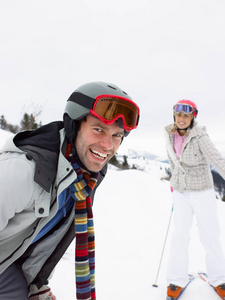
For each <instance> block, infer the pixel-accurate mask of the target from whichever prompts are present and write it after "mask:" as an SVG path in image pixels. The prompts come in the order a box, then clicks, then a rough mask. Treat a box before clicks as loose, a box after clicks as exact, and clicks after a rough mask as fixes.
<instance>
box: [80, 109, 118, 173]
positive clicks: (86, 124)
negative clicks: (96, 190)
mask: <svg viewBox="0 0 225 300" xmlns="http://www.w3.org/2000/svg"><path fill="white" fill-rule="evenodd" d="M123 135H124V130H123V129H122V128H120V127H119V126H118V124H117V122H115V123H113V124H111V125H105V124H104V123H103V122H101V121H100V120H99V119H97V118H95V117H93V116H91V115H88V116H87V118H86V121H83V122H82V123H81V126H80V129H79V130H78V133H77V138H76V141H75V147H76V151H77V154H78V156H79V158H80V160H81V162H82V163H83V165H84V166H85V167H86V168H87V169H88V170H89V171H92V172H99V171H100V170H101V169H102V168H103V166H104V165H105V164H106V163H107V162H108V161H109V160H110V159H111V158H112V156H113V155H114V154H115V153H116V151H117V150H118V148H119V146H120V143H121V141H122V137H123Z"/></svg>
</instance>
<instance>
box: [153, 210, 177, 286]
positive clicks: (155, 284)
mask: <svg viewBox="0 0 225 300" xmlns="http://www.w3.org/2000/svg"><path fill="white" fill-rule="evenodd" d="M172 214H173V206H172V209H171V213H170V219H169V224H168V226H167V231H166V237H165V240H164V245H163V249H162V254H161V258H160V262H159V267H158V272H157V275H156V279H155V283H154V284H153V285H152V286H154V287H158V285H157V280H158V276H159V270H160V267H161V263H162V258H163V254H164V250H165V247H166V241H167V237H168V233H169V229H170V223H171V219H172Z"/></svg>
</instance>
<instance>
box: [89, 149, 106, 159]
mask: <svg viewBox="0 0 225 300" xmlns="http://www.w3.org/2000/svg"><path fill="white" fill-rule="evenodd" d="M91 152H92V154H93V155H94V156H95V157H98V158H101V159H105V158H106V157H107V154H103V153H101V152H98V151H96V150H91Z"/></svg>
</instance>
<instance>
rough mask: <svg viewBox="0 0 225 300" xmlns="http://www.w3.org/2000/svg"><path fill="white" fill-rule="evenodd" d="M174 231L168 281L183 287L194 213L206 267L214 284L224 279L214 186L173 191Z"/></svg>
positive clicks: (223, 258)
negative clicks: (206, 188)
mask: <svg viewBox="0 0 225 300" xmlns="http://www.w3.org/2000/svg"><path fill="white" fill-rule="evenodd" d="M172 194H173V205H174V211H173V221H174V232H173V235H172V241H171V250H170V251H171V252H170V257H169V262H168V269H167V284H168V285H169V284H170V283H173V284H176V285H179V286H181V287H184V286H185V285H186V284H187V281H188V246H189V241H190V230H191V227H192V221H193V216H194V215H195V216H196V220H197V225H198V229H199V236H200V240H201V242H202V244H203V246H204V248H205V251H206V268H207V274H208V278H209V282H210V283H211V284H212V285H213V286H217V285H219V284H221V283H225V257H224V254H223V250H222V246H221V244H220V240H219V234H220V229H219V221H218V217H217V203H216V201H217V200H216V197H215V191H214V190H207V191H200V192H185V193H181V192H178V191H175V190H174V191H173V193H172Z"/></svg>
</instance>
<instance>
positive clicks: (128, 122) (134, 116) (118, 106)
mask: <svg viewBox="0 0 225 300" xmlns="http://www.w3.org/2000/svg"><path fill="white" fill-rule="evenodd" d="M90 113H91V114H92V115H93V116H94V117H97V118H98V119H99V120H101V121H102V122H103V123H104V124H106V125H110V124H112V123H114V122H115V121H116V120H117V119H119V118H121V119H122V121H123V128H124V130H126V131H130V130H132V129H135V128H136V127H137V125H138V120H139V114H140V110H139V107H138V106H137V105H136V104H135V103H134V102H133V101H132V100H130V99H127V98H123V97H118V96H113V95H101V96H98V97H96V101H95V103H94V105H93V108H92V109H91V110H90Z"/></svg>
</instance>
